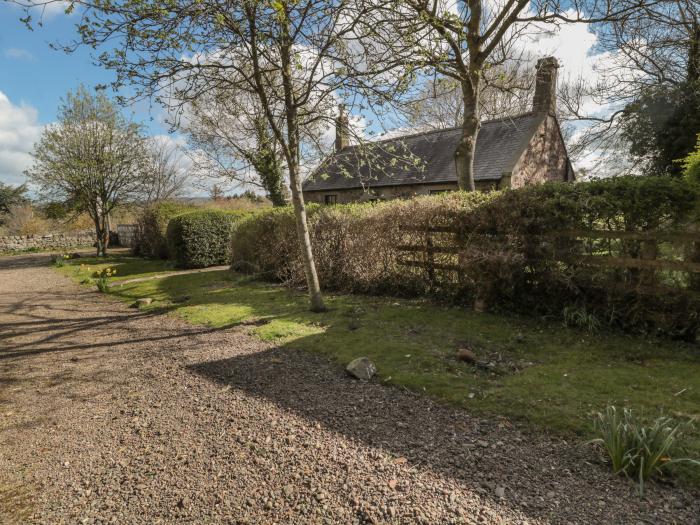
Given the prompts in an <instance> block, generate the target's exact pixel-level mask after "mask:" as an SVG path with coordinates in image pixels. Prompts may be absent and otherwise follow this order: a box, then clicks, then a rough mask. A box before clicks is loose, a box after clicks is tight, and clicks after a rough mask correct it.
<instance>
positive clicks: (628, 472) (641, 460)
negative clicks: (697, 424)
mask: <svg viewBox="0 0 700 525" xmlns="http://www.w3.org/2000/svg"><path fill="white" fill-rule="evenodd" d="M593 428H594V431H595V433H596V434H597V435H598V436H599V437H598V438H596V439H593V440H592V441H590V443H596V444H599V445H601V446H602V447H603V449H604V450H605V453H606V455H607V456H608V459H609V460H610V464H611V467H612V470H613V472H614V473H615V474H621V475H625V476H627V477H628V478H630V479H632V480H634V481H636V482H637V483H638V485H639V493H640V495H644V490H645V484H646V482H647V481H649V479H651V478H652V477H653V476H654V475H657V474H662V473H663V471H664V470H665V469H666V468H667V467H668V466H670V465H672V464H674V463H679V462H688V463H692V464H694V465H696V466H698V467H700V462H698V461H696V460H692V459H688V458H673V457H672V454H673V453H674V452H675V451H676V450H677V448H678V443H679V439H680V438H681V436H682V435H683V433H684V432H686V431H687V430H689V429H690V428H691V424H690V423H681V422H677V421H674V420H673V419H671V418H669V417H659V418H657V419H655V420H654V421H653V422H652V423H650V424H645V423H643V422H642V421H641V420H640V419H639V418H637V417H636V416H635V415H634V414H633V413H632V411H631V410H630V409H628V408H623V409H622V410H620V409H618V408H617V407H614V406H608V407H607V408H606V409H605V411H604V412H599V413H598V414H596V416H595V418H594V420H593Z"/></svg>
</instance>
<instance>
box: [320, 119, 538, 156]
mask: <svg viewBox="0 0 700 525" xmlns="http://www.w3.org/2000/svg"><path fill="white" fill-rule="evenodd" d="M536 114H537V112H536V111H526V112H525V113H520V114H518V115H510V116H507V117H500V118H494V119H491V120H484V121H483V122H481V125H482V126H483V125H484V124H492V123H494V122H503V121H505V120H515V119H519V118H523V117H529V116H533V115H536ZM461 127H462V126H453V127H451V128H440V129H430V130H428V131H421V132H419V133H410V134H408V135H398V136H396V137H391V138H388V139H382V140H373V141H368V143H369V144H381V143H384V142H391V141H393V140H399V139H412V138H415V137H421V136H425V135H433V134H435V133H447V132H448V131H455V130H458V129H460V128H461ZM358 146H361V144H350V145H349V146H345V147H344V148H343V149H342V150H340V151H338V152H335V154H337V153H343V152H344V151H346V150H349V149H354V148H357V147H358ZM332 155H333V154H331V156H332Z"/></svg>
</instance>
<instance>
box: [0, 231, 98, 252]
mask: <svg viewBox="0 0 700 525" xmlns="http://www.w3.org/2000/svg"><path fill="white" fill-rule="evenodd" d="M94 243H95V232H91V231H79V232H71V233H53V234H51V233H50V234H46V235H9V236H7V237H0V252H22V251H27V250H39V251H44V250H60V249H64V248H76V247H78V246H92V245H93V244H94Z"/></svg>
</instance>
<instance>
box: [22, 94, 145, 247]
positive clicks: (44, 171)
mask: <svg viewBox="0 0 700 525" xmlns="http://www.w3.org/2000/svg"><path fill="white" fill-rule="evenodd" d="M32 156H33V157H34V164H33V165H32V167H31V168H30V169H29V170H27V171H26V172H25V174H26V175H27V176H28V177H29V180H30V181H31V182H33V183H35V184H37V185H38V186H39V188H40V190H41V191H42V192H43V193H44V194H45V195H46V196H49V197H51V198H53V199H57V200H61V201H67V200H71V201H72V202H74V203H75V204H76V206H77V207H78V209H80V210H81V211H85V212H87V213H88V215H89V216H90V218H91V219H92V220H93V223H94V225H95V233H96V236H97V255H98V256H99V255H106V254H107V247H108V245H109V215H110V212H111V211H112V210H114V208H116V207H117V206H119V205H121V204H126V203H128V202H130V201H132V200H134V199H135V198H137V197H138V195H139V193H140V191H141V188H142V170H143V168H144V164H145V161H146V157H147V152H146V150H145V148H144V141H143V138H142V137H141V134H140V128H139V126H138V125H136V124H134V123H132V122H129V121H127V120H126V119H125V118H124V117H123V116H122V115H121V113H120V112H119V110H118V109H117V108H116V107H115V106H114V104H112V102H111V101H110V100H109V99H108V98H107V97H106V96H104V95H103V94H95V95H93V94H91V93H90V92H89V91H88V90H87V89H86V88H85V87H83V86H81V87H80V88H78V90H76V91H75V92H74V93H73V92H68V94H67V95H66V98H65V100H64V101H63V102H62V104H61V106H60V107H59V110H58V122H57V123H56V124H52V125H50V126H47V127H46V128H45V129H44V131H43V133H42V135H41V138H40V140H39V142H38V143H37V144H35V145H34V151H33V153H32Z"/></svg>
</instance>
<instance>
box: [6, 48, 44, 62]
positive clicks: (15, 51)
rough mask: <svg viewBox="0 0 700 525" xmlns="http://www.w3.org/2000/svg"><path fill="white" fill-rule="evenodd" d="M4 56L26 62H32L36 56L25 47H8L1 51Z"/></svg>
mask: <svg viewBox="0 0 700 525" xmlns="http://www.w3.org/2000/svg"><path fill="white" fill-rule="evenodd" d="M2 54H3V56H4V57H5V58H9V59H10V60H26V61H27V62H34V61H35V60H36V57H35V56H34V55H32V53H31V52H30V51H27V50H26V49H21V48H19V47H8V48H7V49H5V50H3V52H2Z"/></svg>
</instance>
